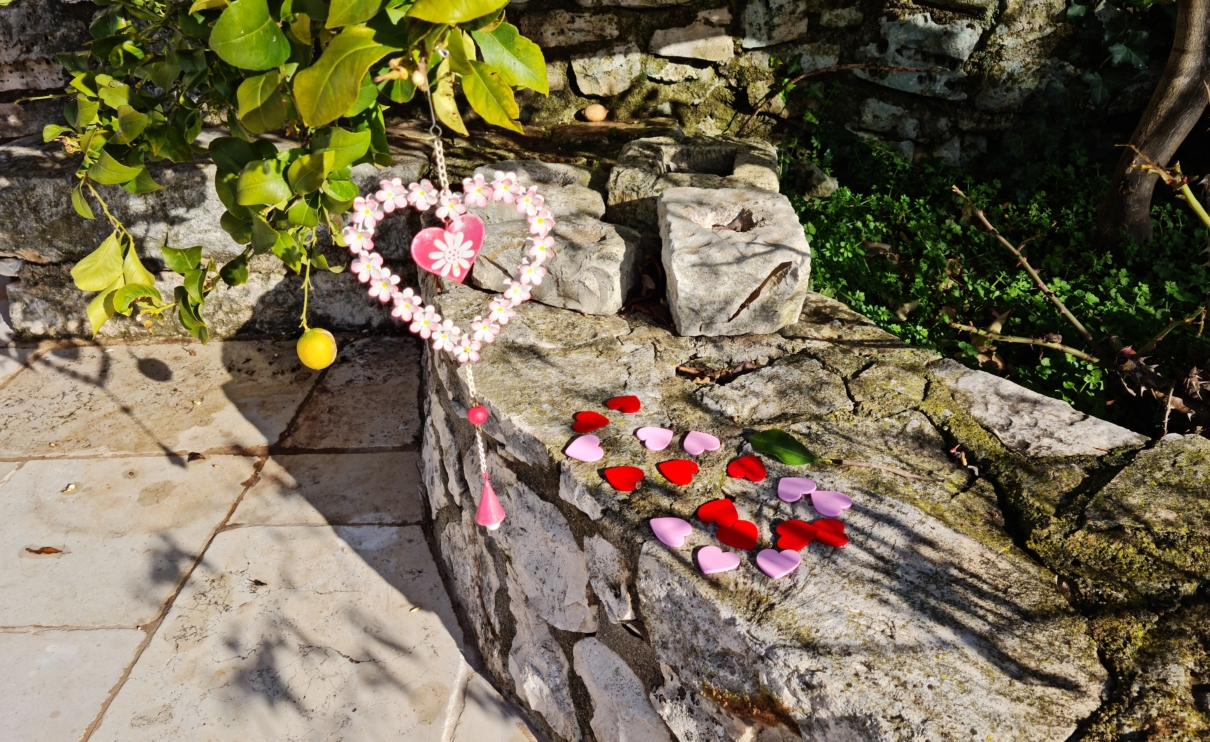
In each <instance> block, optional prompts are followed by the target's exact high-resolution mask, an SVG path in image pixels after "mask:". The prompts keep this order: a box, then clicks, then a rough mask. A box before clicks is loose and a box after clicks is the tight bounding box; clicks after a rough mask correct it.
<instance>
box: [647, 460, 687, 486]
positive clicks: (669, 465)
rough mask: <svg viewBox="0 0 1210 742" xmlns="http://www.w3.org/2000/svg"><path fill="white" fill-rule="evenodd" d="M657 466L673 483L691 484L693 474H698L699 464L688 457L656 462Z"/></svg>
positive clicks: (665, 477)
mask: <svg viewBox="0 0 1210 742" xmlns="http://www.w3.org/2000/svg"><path fill="white" fill-rule="evenodd" d="M656 468H657V469H659V470H660V474H663V475H664V479H667V480H668V481H669V482H672V483H673V484H680V485H685V484H689V483H690V482H692V481H693V475H694V474H697V464H695V463H693V462H692V461H689V460H688V459H673V460H672V461H664V462H661V463H659V464H656Z"/></svg>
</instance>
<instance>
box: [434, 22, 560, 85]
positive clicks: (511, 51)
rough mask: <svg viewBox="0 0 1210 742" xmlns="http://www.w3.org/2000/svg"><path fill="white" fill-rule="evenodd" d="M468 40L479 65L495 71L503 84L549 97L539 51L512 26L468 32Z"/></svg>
mask: <svg viewBox="0 0 1210 742" xmlns="http://www.w3.org/2000/svg"><path fill="white" fill-rule="evenodd" d="M471 36H473V37H475V41H476V42H478V44H479V51H480V52H482V53H483V61H484V62H486V63H487V64H490V65H491V66H492V67H495V68H496V71H497V72H499V73H500V77H501V78H503V80H504V82H506V83H508V84H509V85H512V86H514V87H523V88H529V89H530V90H536V91H538V92H539V93H542V94H543V95H547V94H549V93H550V82H549V81H548V80H547V78H546V59H545V58H544V57H543V56H542V49H541V48H540V47H539V46H538V45H537V44H535V43H534V42H532V41H530V40H529V39H527V38H525V37H524V36H522V35H521V34H520V33H518V32H517V27H516V26H514V25H512V24H511V23H501V24H500V25H499V26H497V27H496V29H495V30H494V31H492V32H490V33H485V32H483V31H472V32H471ZM451 56H452V55H451Z"/></svg>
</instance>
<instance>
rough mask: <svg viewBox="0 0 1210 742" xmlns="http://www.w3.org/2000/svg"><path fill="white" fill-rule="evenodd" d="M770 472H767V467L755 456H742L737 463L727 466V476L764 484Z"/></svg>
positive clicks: (733, 462)
mask: <svg viewBox="0 0 1210 742" xmlns="http://www.w3.org/2000/svg"><path fill="white" fill-rule="evenodd" d="M767 474H768V472H766V471H765V465H764V464H762V463H761V461H760V459H758V458H756V455H755V454H751V453H750V454H748V455H747V456H740V457H739V458H738V459H736V460H735V461H732V462H731V463H730V464H727V476H729V477H734V478H735V479H747V480H748V481H750V482H763V481H765V476H766V475H767Z"/></svg>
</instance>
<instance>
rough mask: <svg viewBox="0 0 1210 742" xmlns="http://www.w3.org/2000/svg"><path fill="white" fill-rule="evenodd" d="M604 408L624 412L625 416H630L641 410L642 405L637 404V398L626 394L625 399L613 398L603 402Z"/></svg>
mask: <svg viewBox="0 0 1210 742" xmlns="http://www.w3.org/2000/svg"><path fill="white" fill-rule="evenodd" d="M605 406H606V407H608V408H609V409H611V410H617V411H618V412H624V413H626V414H627V415H632V414H634V413H636V412H638V411H639V410H640V409H642V407H643V404H642V403H641V402H639V398H638V397H636V396H634V395H633V394H628V395H626V396H625V397H614V398H613V399H608V400H606V401H605Z"/></svg>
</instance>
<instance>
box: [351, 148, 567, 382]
mask: <svg viewBox="0 0 1210 742" xmlns="http://www.w3.org/2000/svg"><path fill="white" fill-rule="evenodd" d="M379 185H380V189H379V190H378V191H377V192H375V193H374V194H373V195H372V196H368V197H365V198H363V197H361V196H358V197H357V198H356V199H354V201H353V218H352V222H353V223H352V224H351V225H349V226H347V227H345V228H344V230H343V231H342V233H341V237H342V238H343V241H344V244H345V245H346V246H348V248H349V251H350V252H352V253H353V254H354V255H355V256H356V257H355V258H354V260H353V264H352V266H351V271H352V272H353V273H354V274H355V275H356V276H357V280H359V281H361V282H362V283H366V284H369V294H370V296H371V297H373V298H375V299H378V300H379V301H380V302H382V303H383V304H387V303H391V304H394V307H393V308H392V309H391V316H393V317H396V318H398V319H399V320H400V321H402V322H410V323H411V324H410V325H408V329H409V330H411V331H412V332H414V333H416V334H417V335H419V336H420V337H421V338H424V339H425V340H431V341H432V344H433V350H435V351H440V352H446V353H449V354H450V355H451V356H453V357H454V358H455V359H457V361H458V362H459V363H474V362H476V361H478V360H479V351H480V350H481V349H482V347H483V345H484V344H486V343H491V342H494V341H495V339H496V336H497V335H499V334H500V328H501V327H502V326H504V325H507V324H508V321H509V320H510V319H512V318H513V317H514V316H515V315H516V308H517V307H518V306H520V305H521V304H523V303H525V302H527V301H529V299H530V292H531V291H532V289H533V287H534V286H540V285H542V279H543V277H545V276H546V268H544V267H542V264H543V263H545V262H546V261H547V260H549V259H550V258H552V257H554V251H553V250H552V248H553V247H554V242H555V240H554V237H552V236H551V231H552V230H553V229H554V228H555V219H554V217H553V216H552V215H551V213H550V210H549V209H547V208H546V207H545V206H544V199H543V198H542V196H541V195H539V193H538V189H537V187H536V186H531V187H530V188H529V189H528V190H526V189H524V188H523V187H522V186H521V185H520V184H518V183H517V174H516V173H502V172H499V171H497V172H496V174H495V178H494V179H493V180H492V181H491V182H490V183H488V182H487V180H486V179H485V178H484V177H483V176H482V175H476V176H475V177H473V178H466V179H465V180H463V181H462V193H461V194H458V193H453V192H451V191H450V190H448V189H445V190H441V191H438V189H437V188H435V187H434V186H433V184H432V183H431V182H429V181H428V180H427V179H425V180H421V181H420V182H418V183H411V184H409V185H408V186H407V187H406V188H404V186H403V183H402V181H401V180H400V179H399V178H395V179H394V180H384V181H382V182H381V183H380V184H379ZM489 198H490V199H491V200H493V201H503V202H504V203H506V204H514V205H515V206H516V208H517V213H518V214H525V216H526V218H527V219H528V221H529V232H530V234H531V235H532V236H531V237H529V238H528V239H526V241H525V252H526V257H525V259H523V260H522V261H521V265H520V267H518V268H517V275H516V277H514V278H513V279H512V280H509V281H506V283H507V288H505V289H504V292H503V293H501V294H500V295H498V296H496V297H495V298H493V299H492V300H491V301H490V302H488V305H487V316H486V317H484V316H482V315H479V316H476V317H475V318H474V319H473V320H471V329H470V332H466V331H464V330H463V329H462V328H460V327H458V326H457V325H455V324H454V322H453V320H449V319H445V320H443V319H442V317H441V315H440V314H438V313H437V310H436V309H435V308H434V307H433V306H432V305H431V304H430V305H425V304H424V300H423V299H422V298H421V296H420V295H419V293H418V292H416V291H415V290H414V289H410V288H406V289H402V290H400V288H399V276H397V275H395V274H394V273H392V272H391V269H390V268H387V267H386V266H385V265H383V264H382V255H380V254H379V253H376V252H374V233H375V231H376V230H377V227H378V222H380V221H382V220H383V218H385V217H386V215H387V214H389V213H391V212H393V211H395V210H396V209H406V208H407V207H408V206H411V207H413V208H415V209H416V210H417V211H419V212H421V213H423V212H425V211H428V210H429V209H430V208H432V207H434V206H436V207H437V211H436V214H437V218H438V219H443V220H444V221H445V226H444V227H430V228H428V229H424V230H421V232H420V233H419V234H417V235H416V237H415V238H414V239H413V240H412V259H413V260H414V261H415V262H416V265H417V266H418V267H419V268H421V269H423V270H426V271H428V272H429V273H432V274H434V275H438V276H441V277H442V278H446V279H450V280H453V281H457V282H458V283H462V282H463V281H465V280H466V277H467V276H469V275H470V272H471V267H472V266H473V265H474V262H475V258H476V257H477V256H478V255H479V249H480V248H481V247H482V245H483V232H484V226H483V220H481V219H480V218H479V217H477V216H475V215H473V214H468V213H467V210H466V207H467V206H468V205H469V206H475V207H480V208H482V207H484V206H487V201H488V199H489Z"/></svg>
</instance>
